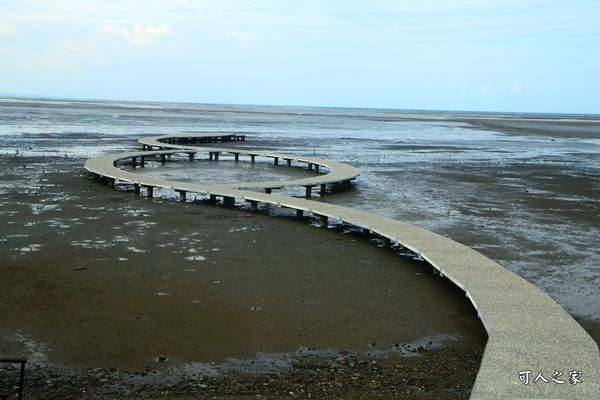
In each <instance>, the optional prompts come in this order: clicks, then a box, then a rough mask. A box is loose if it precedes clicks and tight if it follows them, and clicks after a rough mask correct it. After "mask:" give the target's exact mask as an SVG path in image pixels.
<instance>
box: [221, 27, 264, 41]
mask: <svg viewBox="0 0 600 400" xmlns="http://www.w3.org/2000/svg"><path fill="white" fill-rule="evenodd" d="M225 35H226V36H228V37H230V38H232V39H235V40H240V41H242V42H247V41H250V40H257V39H260V38H261V37H262V35H261V34H260V33H258V32H244V31H236V30H229V31H227V32H225Z"/></svg>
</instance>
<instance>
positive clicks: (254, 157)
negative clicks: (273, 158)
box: [250, 154, 256, 164]
mask: <svg viewBox="0 0 600 400" xmlns="http://www.w3.org/2000/svg"><path fill="white" fill-rule="evenodd" d="M255 159H256V156H255V155H254V154H250V162H251V163H252V164H254V161H255Z"/></svg>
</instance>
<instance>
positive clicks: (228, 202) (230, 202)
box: [223, 196, 235, 207]
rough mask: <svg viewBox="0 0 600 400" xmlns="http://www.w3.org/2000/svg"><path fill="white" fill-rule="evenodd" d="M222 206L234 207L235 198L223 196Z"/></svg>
mask: <svg viewBox="0 0 600 400" xmlns="http://www.w3.org/2000/svg"><path fill="white" fill-rule="evenodd" d="M223 205H224V206H225V207H234V206H235V197H229V196H224V197H223Z"/></svg>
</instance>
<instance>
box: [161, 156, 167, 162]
mask: <svg viewBox="0 0 600 400" xmlns="http://www.w3.org/2000/svg"><path fill="white" fill-rule="evenodd" d="M165 162H167V156H165V155H164V154H161V155H160V163H161V164H164V163H165Z"/></svg>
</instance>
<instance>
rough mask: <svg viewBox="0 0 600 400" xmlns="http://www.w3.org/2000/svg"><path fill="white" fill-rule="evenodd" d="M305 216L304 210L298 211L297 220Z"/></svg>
mask: <svg viewBox="0 0 600 400" xmlns="http://www.w3.org/2000/svg"><path fill="white" fill-rule="evenodd" d="M303 216H304V211H303V210H296V218H302V217H303Z"/></svg>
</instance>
